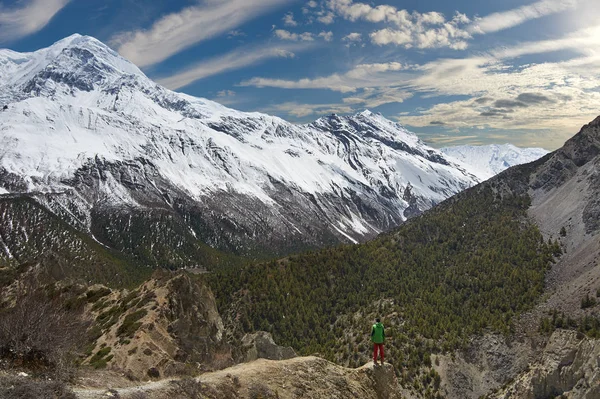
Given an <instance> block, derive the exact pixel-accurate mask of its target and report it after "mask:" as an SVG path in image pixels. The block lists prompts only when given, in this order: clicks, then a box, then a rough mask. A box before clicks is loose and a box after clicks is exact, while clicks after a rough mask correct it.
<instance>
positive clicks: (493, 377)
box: [434, 334, 533, 399]
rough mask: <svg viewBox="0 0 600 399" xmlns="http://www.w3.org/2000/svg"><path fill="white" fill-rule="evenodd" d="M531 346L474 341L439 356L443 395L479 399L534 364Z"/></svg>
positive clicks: (493, 338)
mask: <svg viewBox="0 0 600 399" xmlns="http://www.w3.org/2000/svg"><path fill="white" fill-rule="evenodd" d="M532 353H533V351H532V349H531V347H530V345H528V344H526V343H523V342H519V341H516V340H509V339H507V338H506V337H503V336H501V335H491V334H488V335H485V336H483V337H477V338H473V340H472V341H471V343H470V345H469V346H468V348H467V349H466V350H464V351H458V352H456V353H453V354H452V355H451V356H450V355H438V356H436V358H435V361H434V363H435V364H436V366H435V369H436V371H437V372H438V373H439V374H440V376H441V377H442V384H441V392H443V393H445V396H446V397H447V398H450V399H468V398H472V399H476V398H479V397H481V396H483V395H485V394H487V393H488V392H490V391H491V390H493V389H495V388H499V387H501V386H502V385H503V384H505V383H507V382H508V381H510V380H512V379H514V378H515V377H516V376H517V375H518V373H519V372H520V371H521V370H524V369H525V368H526V367H527V364H528V362H529V361H530V360H531V356H532Z"/></svg>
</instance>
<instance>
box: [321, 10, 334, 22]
mask: <svg viewBox="0 0 600 399" xmlns="http://www.w3.org/2000/svg"><path fill="white" fill-rule="evenodd" d="M317 21H319V22H320V23H322V24H325V25H331V24H332V23H333V22H334V21H335V14H334V13H332V12H320V13H319V15H318V16H317Z"/></svg>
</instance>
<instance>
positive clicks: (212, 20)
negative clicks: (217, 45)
mask: <svg viewBox="0 0 600 399" xmlns="http://www.w3.org/2000/svg"><path fill="white" fill-rule="evenodd" d="M293 1H294V0H255V1H248V0H206V1H205V2H204V3H202V4H201V5H196V6H191V7H187V8H185V9H183V10H181V11H179V12H177V13H173V14H169V15H166V16H164V17H162V18H161V19H159V20H158V21H156V22H155V23H154V24H153V25H152V27H151V28H149V29H147V30H135V31H131V32H124V33H120V34H118V35H116V36H115V37H113V39H112V40H111V43H112V44H113V45H115V46H116V47H117V49H118V51H119V53H120V54H121V55H123V56H124V57H126V58H128V59H129V60H131V61H132V62H134V63H135V64H137V65H138V66H140V67H145V66H149V65H153V64H157V63H159V62H161V61H164V60H166V59H167V58H169V57H171V56H173V55H174V54H177V53H179V52H181V51H183V50H185V49H187V48H189V47H191V46H193V45H195V44H197V43H200V42H202V41H205V40H208V39H211V38H213V37H216V36H218V35H220V34H223V33H226V32H229V31H231V30H232V29H235V28H237V27H238V26H240V25H241V24H243V23H244V22H246V21H249V20H251V19H253V18H255V17H258V16H259V15H262V14H264V13H266V12H268V11H271V10H273V9H275V8H277V7H280V6H283V5H285V4H290V3H292V2H293Z"/></svg>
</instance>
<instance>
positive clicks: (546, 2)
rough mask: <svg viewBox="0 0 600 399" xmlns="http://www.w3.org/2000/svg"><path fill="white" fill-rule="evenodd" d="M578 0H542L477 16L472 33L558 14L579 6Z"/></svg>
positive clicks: (499, 28) (507, 26)
mask: <svg viewBox="0 0 600 399" xmlns="http://www.w3.org/2000/svg"><path fill="white" fill-rule="evenodd" d="M577 2H578V0H541V1H537V2H535V3H532V4H528V5H525V6H522V7H519V8H515V9H512V10H508V11H503V12H497V13H493V14H490V15H487V16H485V17H483V18H477V19H476V20H475V21H474V23H473V24H472V25H471V26H470V27H469V31H470V32H471V33H491V32H497V31H500V30H504V29H509V28H512V27H514V26H517V25H520V24H522V23H524V22H527V21H529V20H532V19H537V18H541V17H544V16H547V15H551V14H556V13H559V12H562V11H566V10H568V9H571V8H574V7H576V6H577Z"/></svg>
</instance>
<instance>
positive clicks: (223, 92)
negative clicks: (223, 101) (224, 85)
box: [217, 90, 236, 97]
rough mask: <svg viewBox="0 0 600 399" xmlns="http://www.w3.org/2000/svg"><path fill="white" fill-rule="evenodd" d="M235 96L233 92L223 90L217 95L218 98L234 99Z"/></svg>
mask: <svg viewBox="0 0 600 399" xmlns="http://www.w3.org/2000/svg"><path fill="white" fill-rule="evenodd" d="M235 94H236V93H235V91H233V90H221V91H219V92H218V93H217V97H234V96H235Z"/></svg>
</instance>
